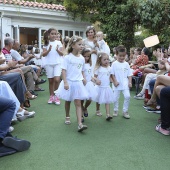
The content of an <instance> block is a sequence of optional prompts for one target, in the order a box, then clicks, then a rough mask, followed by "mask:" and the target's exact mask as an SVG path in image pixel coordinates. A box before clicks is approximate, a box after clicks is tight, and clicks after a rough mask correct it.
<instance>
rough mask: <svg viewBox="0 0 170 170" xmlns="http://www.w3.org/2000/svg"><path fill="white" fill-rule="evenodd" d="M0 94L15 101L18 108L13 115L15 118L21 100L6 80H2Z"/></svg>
mask: <svg viewBox="0 0 170 170" xmlns="http://www.w3.org/2000/svg"><path fill="white" fill-rule="evenodd" d="M0 96H3V97H6V98H8V99H11V100H13V101H14V102H15V104H16V108H15V112H14V116H13V118H14V119H15V118H16V114H17V112H18V109H19V108H20V102H19V101H18V99H17V97H16V96H15V94H14V92H13V91H12V89H11V87H10V86H9V84H8V83H7V82H5V81H0Z"/></svg>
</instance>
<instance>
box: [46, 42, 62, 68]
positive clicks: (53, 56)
mask: <svg viewBox="0 0 170 170" xmlns="http://www.w3.org/2000/svg"><path fill="white" fill-rule="evenodd" d="M50 45H51V46H52V49H51V51H50V52H49V53H48V54H47V56H46V57H45V63H46V64H48V65H55V64H60V63H61V60H60V55H59V54H58V52H57V51H56V48H57V46H58V48H60V47H62V44H61V41H57V40H55V41H52V42H49V44H48V46H44V47H43V48H45V49H46V50H48V49H49V47H50Z"/></svg>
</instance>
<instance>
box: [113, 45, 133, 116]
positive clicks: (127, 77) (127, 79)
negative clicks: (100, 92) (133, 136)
mask: <svg viewBox="0 0 170 170" xmlns="http://www.w3.org/2000/svg"><path fill="white" fill-rule="evenodd" d="M116 55H117V61H115V62H113V64H112V67H111V76H112V79H113V84H114V86H115V87H114V101H115V102H114V113H113V116H117V115H118V107H119V97H120V92H122V93H123V95H124V104H123V117H124V118H126V119H129V118H130V116H129V114H128V107H129V102H130V91H129V88H131V87H132V72H131V70H130V66H129V64H128V63H127V62H126V61H125V57H126V48H125V47H124V46H118V47H117V48H116Z"/></svg>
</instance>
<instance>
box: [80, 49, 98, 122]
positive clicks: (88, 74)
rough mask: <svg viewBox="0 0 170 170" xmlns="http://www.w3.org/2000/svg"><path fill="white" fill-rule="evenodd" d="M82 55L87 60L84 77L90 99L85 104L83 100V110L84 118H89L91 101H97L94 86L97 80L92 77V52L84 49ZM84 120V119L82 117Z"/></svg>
mask: <svg viewBox="0 0 170 170" xmlns="http://www.w3.org/2000/svg"><path fill="white" fill-rule="evenodd" d="M82 55H83V57H84V59H85V66H84V76H85V79H86V82H87V83H86V85H85V88H86V90H87V92H88V95H89V98H88V100H86V102H85V104H84V100H82V110H83V113H84V117H88V110H87V108H88V107H89V106H90V104H91V101H92V100H93V101H94V100H95V99H96V97H97V91H96V89H95V86H94V82H95V78H94V77H92V75H93V71H92V62H91V50H90V49H88V48H84V49H83V51H82ZM82 120H84V118H83V117H82Z"/></svg>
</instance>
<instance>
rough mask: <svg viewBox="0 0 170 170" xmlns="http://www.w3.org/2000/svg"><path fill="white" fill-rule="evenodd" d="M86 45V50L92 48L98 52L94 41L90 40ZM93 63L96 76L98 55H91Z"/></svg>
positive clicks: (85, 41) (86, 41)
mask: <svg viewBox="0 0 170 170" xmlns="http://www.w3.org/2000/svg"><path fill="white" fill-rule="evenodd" d="M84 45H85V47H86V48H90V49H91V50H98V48H97V47H95V44H94V43H93V41H88V39H85V40H84ZM91 61H92V72H93V75H94V69H95V66H96V61H97V55H96V54H94V53H93V54H91Z"/></svg>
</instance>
